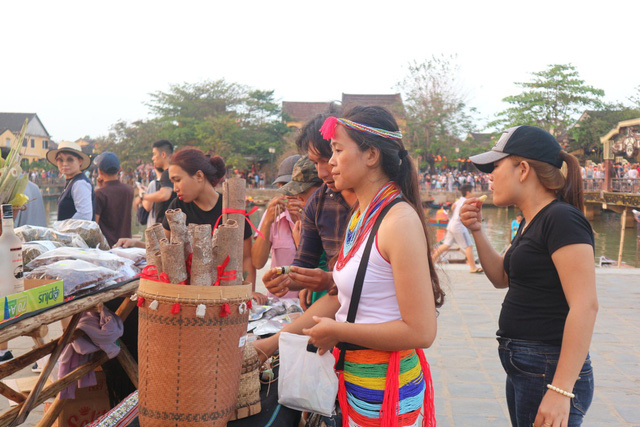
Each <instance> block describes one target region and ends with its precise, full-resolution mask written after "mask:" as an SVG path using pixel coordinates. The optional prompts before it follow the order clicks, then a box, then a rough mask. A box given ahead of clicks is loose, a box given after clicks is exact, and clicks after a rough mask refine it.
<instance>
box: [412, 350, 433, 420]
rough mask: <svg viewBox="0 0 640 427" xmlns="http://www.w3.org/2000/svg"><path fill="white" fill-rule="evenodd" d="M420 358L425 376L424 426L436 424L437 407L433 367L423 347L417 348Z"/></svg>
mask: <svg viewBox="0 0 640 427" xmlns="http://www.w3.org/2000/svg"><path fill="white" fill-rule="evenodd" d="M416 353H418V359H420V367H421V368H422V376H423V377H424V403H423V407H424V418H423V419H422V426H423V427H435V426H436V407H435V403H434V401H433V396H434V393H433V381H432V379H431V369H430V367H429V362H427V358H426V356H425V355H424V351H422V349H421V348H419V349H416Z"/></svg>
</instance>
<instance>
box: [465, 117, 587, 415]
mask: <svg viewBox="0 0 640 427" xmlns="http://www.w3.org/2000/svg"><path fill="white" fill-rule="evenodd" d="M470 160H471V161H472V162H473V163H474V164H475V165H476V167H477V168H478V169H480V170H481V171H482V172H485V173H490V174H491V175H490V182H491V187H492V191H493V203H494V204H495V205H496V206H516V207H517V208H518V209H519V210H520V211H522V213H523V215H524V220H522V221H521V223H520V228H519V229H518V231H517V233H516V236H515V238H514V239H513V241H512V242H511V246H510V247H509V249H508V250H507V252H506V253H505V254H504V256H501V255H499V254H498V253H497V252H496V251H495V250H494V249H493V248H492V247H491V245H490V243H489V241H488V239H487V236H486V235H485V234H484V232H483V230H482V202H481V201H479V200H478V199H476V198H471V199H468V200H467V201H466V202H465V204H464V205H463V206H462V208H461V213H460V218H461V220H462V222H463V224H464V225H465V226H467V228H468V229H469V230H470V231H471V233H472V235H473V238H474V240H475V243H476V248H477V251H478V255H479V257H480V262H481V264H482V267H483V268H484V271H485V273H486V275H487V278H489V280H490V281H491V282H492V283H493V285H494V286H495V287H496V288H501V289H504V288H507V289H508V291H507V294H506V296H505V299H504V302H503V304H502V311H501V312H500V320H499V329H498V332H497V334H498V342H499V346H498V353H499V355H500V360H501V362H502V365H503V367H504V369H505V372H506V374H507V381H506V397H507V404H508V407H509V414H510V417H511V423H512V425H514V426H531V425H533V426H535V427H550V426H553V427H556V426H558V427H559V426H562V427H564V426H579V425H581V424H582V421H583V419H584V415H585V413H586V411H587V409H588V408H589V405H590V404H591V400H592V397H593V387H594V385H593V371H592V368H591V361H590V358H589V345H590V343H591V336H592V334H593V327H594V324H595V320H596V314H597V311H598V298H597V294H596V281H595V267H594V266H595V263H594V239H593V231H592V229H591V225H590V224H589V222H588V221H587V219H586V218H585V217H584V215H583V213H582V209H583V196H582V178H581V173H580V165H579V164H578V161H577V159H576V158H575V157H573V156H572V155H570V154H567V153H566V152H564V151H562V149H561V147H560V145H559V144H558V142H557V141H556V140H555V138H554V137H553V136H552V135H551V134H549V133H548V132H546V131H544V130H542V129H539V128H536V127H532V126H518V127H515V128H511V129H508V130H507V131H505V132H504V134H503V135H502V137H501V138H500V139H499V140H498V142H497V143H496V145H495V146H494V147H493V148H492V149H491V151H489V152H487V153H483V154H479V155H477V156H472V157H471V158H470ZM563 165H566V173H563V171H562V167H563Z"/></svg>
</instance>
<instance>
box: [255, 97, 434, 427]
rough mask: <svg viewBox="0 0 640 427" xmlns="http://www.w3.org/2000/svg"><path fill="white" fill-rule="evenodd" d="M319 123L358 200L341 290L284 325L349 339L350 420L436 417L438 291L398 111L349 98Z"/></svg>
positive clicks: (342, 396)
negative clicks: (428, 354) (357, 286)
mask: <svg viewBox="0 0 640 427" xmlns="http://www.w3.org/2000/svg"><path fill="white" fill-rule="evenodd" d="M321 132H322V134H323V136H324V138H325V139H328V140H329V139H330V140H331V146H332V150H333V156H332V157H331V160H330V162H329V163H330V164H331V165H332V166H333V176H334V180H335V183H336V187H338V189H339V190H344V189H352V190H353V191H354V192H355V194H356V196H357V198H358V206H359V208H358V209H357V210H356V212H355V213H354V214H353V217H352V218H351V221H350V222H349V226H348V227H347V234H346V236H345V241H344V243H343V247H342V250H341V252H340V253H339V256H338V259H337V261H336V264H335V267H334V271H333V277H334V282H335V283H336V285H337V287H338V295H326V296H325V297H323V298H321V299H320V300H319V301H317V302H316V303H315V304H313V305H312V306H311V307H310V308H309V310H308V311H307V312H306V313H305V314H304V315H303V316H301V317H300V318H299V319H298V320H296V321H295V322H294V323H292V324H290V325H288V326H287V327H285V329H284V330H285V331H286V332H292V333H305V334H307V335H308V336H309V337H310V342H311V343H312V344H314V345H315V346H317V347H318V348H319V351H320V352H321V353H324V352H326V351H331V350H332V349H333V348H334V347H335V346H336V345H337V344H338V343H348V344H349V348H352V349H349V350H347V351H346V352H345V367H344V371H343V372H340V380H341V381H340V384H341V387H340V392H339V393H338V397H339V401H340V407H341V409H342V412H343V417H344V419H345V420H348V425H352V426H363V427H364V426H367V427H368V426H379V425H381V424H387V423H389V422H392V423H393V424H395V425H398V426H412V425H418V424H419V423H420V422H422V423H423V425H435V415H434V408H433V388H432V385H431V378H430V372H429V367H428V364H427V363H426V359H425V357H424V354H423V352H422V350H421V349H423V348H428V347H429V346H431V344H432V343H433V341H434V339H435V336H436V329H437V328H436V308H437V307H440V306H441V305H442V303H443V300H444V293H443V292H442V290H441V289H440V286H439V283H438V277H437V275H436V274H435V271H434V269H433V264H432V262H431V260H430V257H429V253H430V250H429V242H428V239H427V234H426V229H425V220H424V215H423V213H422V211H421V210H420V209H419V208H418V207H419V206H421V203H420V195H419V184H418V177H417V173H416V169H415V167H414V166H413V162H412V161H411V158H410V157H408V153H407V151H406V150H405V149H404V146H403V144H402V139H401V138H402V135H401V132H400V131H399V129H398V125H397V123H396V121H395V119H394V118H393V116H392V115H391V113H390V112H389V111H387V110H386V109H384V108H382V107H355V108H353V109H352V110H351V111H350V112H348V113H347V114H346V115H345V117H344V118H335V117H330V118H329V119H327V121H326V122H325V124H324V126H323V127H322V129H321ZM395 199H401V200H402V201H401V202H400V203H396V204H395V205H394V206H392V207H391V208H390V210H389V211H388V213H387V215H386V216H385V217H384V219H383V221H382V223H381V225H380V228H379V230H378V232H377V235H376V238H375V242H374V245H373V247H372V250H371V254H370V258H369V262H368V264H367V271H366V275H365V278H364V282H363V288H362V295H361V298H360V301H359V305H358V309H357V315H356V318H355V322H354V323H349V322H346V319H347V312H348V310H349V304H350V302H351V293H352V291H353V283H354V279H355V276H356V272H357V270H358V266H359V265H360V259H361V257H362V255H363V252H364V248H365V245H366V241H367V239H368V237H369V234H370V231H371V228H372V226H373V224H374V223H375V220H376V218H377V216H378V214H379V213H380V212H381V211H382V210H383V208H384V207H385V206H386V205H388V204H389V203H391V202H394V200H395ZM257 346H260V347H261V348H260V349H261V350H265V349H266V350H267V351H269V350H273V348H268V347H267V346H262V345H260V344H257ZM401 362H402V363H401ZM365 370H366V371H367V372H368V374H367V375H364V376H362V372H363V371H365ZM385 391H386V393H385ZM394 418H395V419H394ZM345 422H346V421H345Z"/></svg>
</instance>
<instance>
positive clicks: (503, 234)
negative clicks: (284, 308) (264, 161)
mask: <svg viewBox="0 0 640 427" xmlns="http://www.w3.org/2000/svg"><path fill="white" fill-rule="evenodd" d="M45 210H46V213H47V218H48V219H49V225H51V224H53V222H54V221H55V220H56V212H57V200H56V199H55V198H45ZM262 211H263V210H262V209H260V210H258V211H257V212H255V213H254V214H253V215H252V216H251V220H252V221H253V223H254V224H256V226H257V225H258V223H259V222H260V218H261V216H262ZM427 215H428V216H431V217H435V210H432V209H429V210H428V211H427ZM483 215H484V218H485V232H486V233H487V235H488V237H489V240H490V241H491V243H492V244H493V246H494V248H496V250H497V251H501V250H502V249H503V248H505V247H506V246H507V245H508V244H509V238H510V236H511V231H510V227H511V221H512V220H514V219H515V210H514V209H513V208H508V209H507V208H497V207H491V206H487V207H485V208H484V209H483ZM133 222H134V224H133V233H134V234H142V233H143V232H144V228H143V227H141V226H139V225H137V224H135V217H134V219H133ZM591 225H592V226H593V229H594V231H595V233H596V234H595V236H596V239H595V240H596V247H595V259H596V261H597V260H599V259H600V256H606V257H607V258H611V259H614V260H616V261H617V259H618V251H619V249H620V247H619V245H620V215H619V214H616V213H614V212H611V211H602V214H601V215H596V216H595V218H594V220H593V221H591ZM440 230H441V231H438V229H436V227H432V229H431V231H432V233H434V234H435V233H438V234H439V235H438V237H440V238H441V236H440V235H443V231H442V230H444V229H440ZM637 235H638V231H637V229H635V228H627V229H625V234H624V236H625V237H624V248H623V251H622V261H623V262H625V263H627V264H628V265H631V266H634V265H635V263H636V236H637ZM437 240H440V239H436V241H437Z"/></svg>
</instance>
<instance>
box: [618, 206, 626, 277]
mask: <svg viewBox="0 0 640 427" xmlns="http://www.w3.org/2000/svg"><path fill="white" fill-rule="evenodd" d="M621 221H622V223H621V226H620V249H619V250H618V268H620V267H622V248H623V247H624V228H625V225H626V224H627V208H624V210H623V211H622V220H621Z"/></svg>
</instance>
